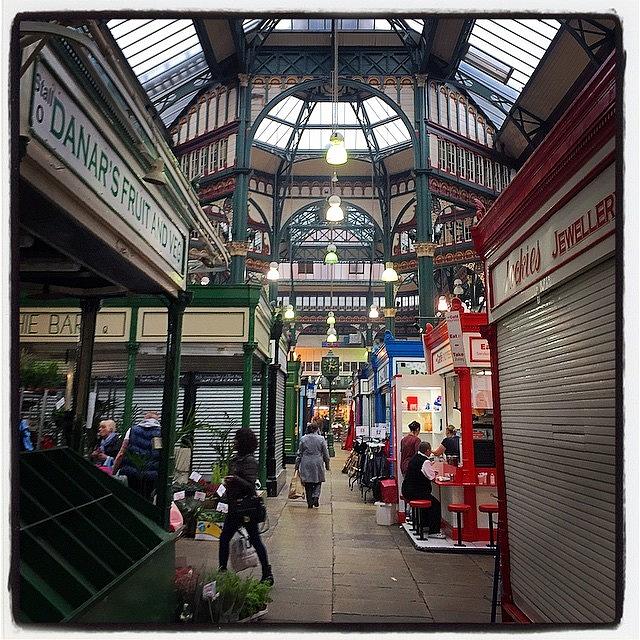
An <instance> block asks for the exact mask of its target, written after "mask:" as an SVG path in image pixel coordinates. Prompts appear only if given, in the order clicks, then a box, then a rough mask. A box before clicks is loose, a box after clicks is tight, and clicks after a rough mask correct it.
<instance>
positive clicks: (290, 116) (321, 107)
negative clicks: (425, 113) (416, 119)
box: [255, 96, 411, 153]
mask: <svg viewBox="0 0 640 640" xmlns="http://www.w3.org/2000/svg"><path fill="white" fill-rule="evenodd" d="M304 104H305V103H304V101H303V100H301V99H300V98H297V97H295V96H289V97H287V98H285V99H284V100H282V101H281V102H279V103H278V104H276V105H275V107H274V108H273V109H272V110H271V111H270V112H269V113H268V114H267V116H266V117H265V118H264V120H263V121H262V122H261V123H260V126H259V127H258V130H257V132H256V137H255V141H256V142H257V143H261V144H263V145H268V146H271V147H276V148H278V149H282V150H284V149H288V148H289V147H290V144H291V143H292V141H293V140H294V136H293V134H294V132H295V130H296V126H297V121H298V119H299V117H300V114H301V113H302V110H303V107H304ZM362 106H363V109H364V112H365V113H366V116H367V119H368V121H369V124H370V125H371V133H372V134H373V138H374V139H375V144H376V145H377V149H374V151H387V150H389V149H391V148H394V147H400V146H404V145H406V144H409V143H410V141H411V136H410V133H409V131H408V129H407V127H406V126H405V124H404V122H402V120H401V119H400V117H399V116H398V114H397V113H396V112H395V111H394V110H393V109H392V108H391V107H390V106H389V105H387V104H386V103H385V102H384V101H383V100H381V99H380V98H378V97H377V96H373V97H371V98H367V99H366V100H363V102H362ZM331 111H332V105H331V102H316V103H315V104H314V105H313V108H312V110H311V113H310V115H309V119H308V121H306V122H305V123H304V124H303V125H300V126H302V127H303V130H302V132H301V134H300V141H299V144H298V147H297V149H298V151H311V152H313V151H323V150H324V149H326V148H327V146H328V144H329V137H330V135H331V132H332V126H331ZM338 125H339V126H338V127H337V128H338V131H340V132H341V133H342V134H343V135H344V138H345V145H346V147H347V149H348V150H349V151H350V152H355V153H368V152H369V147H368V145H367V137H366V135H365V131H364V130H363V127H362V124H361V123H360V121H359V119H358V116H357V113H356V104H355V103H351V102H339V103H338Z"/></svg>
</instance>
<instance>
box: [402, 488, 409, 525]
mask: <svg viewBox="0 0 640 640" xmlns="http://www.w3.org/2000/svg"><path fill="white" fill-rule="evenodd" d="M400 500H402V501H403V502H404V521H405V522H411V516H410V515H409V503H408V502H407V501H406V500H405V499H404V496H403V495H402V494H400Z"/></svg>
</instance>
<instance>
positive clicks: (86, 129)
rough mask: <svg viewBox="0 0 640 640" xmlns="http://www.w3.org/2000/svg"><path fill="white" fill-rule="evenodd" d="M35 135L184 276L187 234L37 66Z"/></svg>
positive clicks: (42, 67) (56, 83)
mask: <svg viewBox="0 0 640 640" xmlns="http://www.w3.org/2000/svg"><path fill="white" fill-rule="evenodd" d="M30 124H31V130H32V131H33V134H34V135H35V137H36V138H37V139H38V140H40V141H41V142H42V143H43V144H44V145H45V146H46V147H47V148H48V149H50V150H51V151H52V152H53V153H55V154H56V156H57V157H58V158H59V159H60V160H61V161H62V162H64V164H65V165H66V166H67V167H69V169H71V170H72V171H73V172H74V173H75V174H76V175H78V177H80V179H82V180H83V182H85V183H86V184H87V185H88V186H89V188H90V189H91V190H92V191H93V192H95V193H96V195H97V196H98V197H99V198H100V199H101V200H102V201H103V202H104V203H105V204H106V205H107V206H108V207H109V208H110V209H111V210H113V211H114V212H115V213H116V214H117V215H118V216H119V217H120V218H121V219H122V220H124V222H126V223H127V224H128V225H129V227H131V228H132V229H133V230H134V231H135V232H136V234H137V235H138V236H139V237H140V238H142V240H144V242H145V243H146V244H147V245H149V246H150V247H151V248H152V249H153V250H154V251H155V252H156V253H157V254H158V255H159V256H161V257H162V259H163V260H164V261H165V262H166V263H167V264H168V265H169V266H170V267H171V269H172V270H174V271H175V272H177V273H178V274H179V275H180V276H181V277H184V275H185V268H186V260H185V257H186V231H185V229H184V228H179V227H178V226H177V225H176V224H175V223H174V222H173V221H172V220H171V218H170V217H169V216H168V215H167V214H166V213H165V212H164V211H163V210H162V208H161V207H160V205H159V204H158V202H157V201H156V200H155V198H154V197H153V196H152V195H151V193H150V192H149V191H148V189H147V188H146V187H145V186H144V184H143V183H142V181H141V180H140V179H139V178H138V176H137V175H136V173H135V172H134V171H133V170H132V169H131V167H130V166H129V165H128V164H127V163H126V162H125V160H124V159H123V158H122V156H121V155H120V154H119V153H118V152H117V151H116V150H115V149H114V148H113V146H112V145H111V144H110V143H109V142H108V141H107V140H106V139H105V138H104V136H103V135H102V134H101V132H100V130H99V128H98V127H97V126H96V125H95V124H94V123H93V122H92V120H90V119H89V117H88V116H87V114H86V113H85V112H84V111H83V110H82V109H81V108H80V107H79V106H78V104H77V102H76V101H75V100H74V99H73V98H72V97H71V96H70V95H69V93H67V91H66V90H65V89H64V88H63V87H62V86H61V83H60V82H59V81H58V80H57V79H56V77H55V76H54V75H53V74H52V73H51V71H50V70H49V69H48V68H47V67H46V66H45V65H44V64H43V63H42V61H39V62H38V63H37V64H36V68H35V73H34V82H33V95H32V100H31V114H30Z"/></svg>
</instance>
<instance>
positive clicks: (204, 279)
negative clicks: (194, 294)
mask: <svg viewBox="0 0 640 640" xmlns="http://www.w3.org/2000/svg"><path fill="white" fill-rule="evenodd" d="M209 282H211V281H210V280H209V276H202V278H200V284H201V285H202V286H203V287H206V286H207V285H208V284H209Z"/></svg>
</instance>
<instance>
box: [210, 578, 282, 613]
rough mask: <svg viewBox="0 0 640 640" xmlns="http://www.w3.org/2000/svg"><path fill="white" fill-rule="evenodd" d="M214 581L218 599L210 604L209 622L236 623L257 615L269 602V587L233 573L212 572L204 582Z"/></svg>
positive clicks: (253, 579)
mask: <svg viewBox="0 0 640 640" xmlns="http://www.w3.org/2000/svg"><path fill="white" fill-rule="evenodd" d="M213 580H215V581H216V590H217V592H218V594H219V596H218V598H217V599H216V600H214V601H213V602H212V603H211V607H210V611H211V622H216V623H225V622H226V623H229V622H238V621H239V620H244V619H246V618H249V617H251V616H252V615H254V614H256V613H258V611H261V610H262V609H264V608H265V607H266V606H267V603H269V602H271V585H269V584H265V583H262V582H260V581H259V580H256V579H255V578H241V577H240V576H239V575H238V574H237V573H234V572H233V571H223V572H219V571H216V572H213V573H211V574H209V575H208V576H207V577H206V578H205V582H211V581H213Z"/></svg>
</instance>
